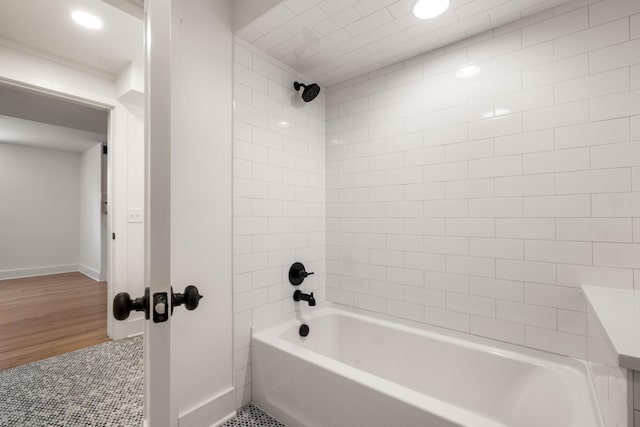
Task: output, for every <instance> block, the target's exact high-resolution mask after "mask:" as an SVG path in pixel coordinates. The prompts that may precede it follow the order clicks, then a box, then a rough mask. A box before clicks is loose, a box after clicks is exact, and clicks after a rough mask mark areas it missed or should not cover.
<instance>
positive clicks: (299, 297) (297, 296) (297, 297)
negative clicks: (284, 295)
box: [293, 289, 316, 307]
mask: <svg viewBox="0 0 640 427" xmlns="http://www.w3.org/2000/svg"><path fill="white" fill-rule="evenodd" d="M293 300H294V301H306V302H308V303H309V305H310V306H311V307H313V306H314V305H316V299H315V298H314V297H313V292H311V293H310V294H305V293H304V292H302V291H301V290H300V289H298V290H296V291H295V292H294V293H293Z"/></svg>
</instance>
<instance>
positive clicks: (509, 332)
mask: <svg viewBox="0 0 640 427" xmlns="http://www.w3.org/2000/svg"><path fill="white" fill-rule="evenodd" d="M467 64H475V65H476V66H478V67H479V69H480V72H479V73H478V74H477V75H475V76H473V77H469V78H466V79H465V78H461V77H464V76H460V73H458V75H456V70H458V69H460V68H461V67H462V66H464V65H467ZM467 70H469V69H467ZM328 91H329V94H328V95H327V120H328V121H327V229H328V233H327V235H328V237H327V270H328V275H327V298H328V299H329V300H331V301H335V302H338V303H342V304H347V305H351V306H356V307H360V308H364V309H368V310H373V311H376V312H382V313H387V314H390V315H394V316H399V317H402V318H407V319H412V320H416V321H419V322H425V323H429V324H434V325H438V326H443V327H446V328H452V329H456V330H461V331H465V332H470V333H472V334H477V335H481V336H486V337H490V338H494V339H498V340H503V341H508V342H513V343H517V344H522V345H526V346H529V347H534V348H538V349H543V350H548V351H552V352H557V353H561V354H567V355H571V356H577V357H580V358H586V352H587V341H586V336H585V335H586V329H587V320H586V314H585V302H584V300H583V297H582V294H581V292H580V289H579V285H580V284H597V285H603V286H611V287H621V288H632V287H634V275H635V286H636V288H640V167H639V166H640V1H637V0H608V1H589V0H580V1H576V2H572V3H569V4H566V5H563V6H561V7H558V8H556V9H554V10H549V11H545V12H542V13H539V14H537V15H535V16H532V17H529V18H526V19H524V20H521V21H519V22H516V23H514V24H509V25H507V26H504V27H501V28H498V29H496V30H494V31H492V32H488V33H484V34H481V35H479V36H476V37H473V38H471V39H469V40H466V41H464V42H461V43H458V44H455V45H451V46H448V47H446V48H443V49H440V50H438V51H436V52H433V53H430V54H427V55H424V56H421V57H417V58H414V59H411V60H408V61H404V62H403V63H399V64H396V65H392V66H389V67H387V68H386V69H383V70H380V71H376V72H372V73H369V74H367V75H363V76H361V77H359V78H356V79H352V80H350V81H348V82H345V83H342V84H338V85H335V86H332V87H330V88H329V89H328Z"/></svg>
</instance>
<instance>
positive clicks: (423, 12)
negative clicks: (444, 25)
mask: <svg viewBox="0 0 640 427" xmlns="http://www.w3.org/2000/svg"><path fill="white" fill-rule="evenodd" d="M448 7H449V0H418V1H417V2H416V4H415V5H414V6H413V14H414V15H416V16H417V17H418V18H420V19H429V18H435V17H436V16H438V15H441V14H442V13H444V11H445V10H447V8H448Z"/></svg>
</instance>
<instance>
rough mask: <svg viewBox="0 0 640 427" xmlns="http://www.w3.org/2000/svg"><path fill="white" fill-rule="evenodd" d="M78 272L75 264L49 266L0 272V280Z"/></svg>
mask: <svg viewBox="0 0 640 427" xmlns="http://www.w3.org/2000/svg"><path fill="white" fill-rule="evenodd" d="M74 271H78V265H77V264H69V265H49V266H46V267H34V268H18V269H15V270H2V271H0V280H4V279H20V278H22V277H34V276H46V275H48V274H60V273H71V272H74Z"/></svg>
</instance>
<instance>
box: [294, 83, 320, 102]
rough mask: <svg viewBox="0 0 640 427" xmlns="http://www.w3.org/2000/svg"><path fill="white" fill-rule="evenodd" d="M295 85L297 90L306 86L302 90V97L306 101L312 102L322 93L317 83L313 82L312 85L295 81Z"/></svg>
mask: <svg viewBox="0 0 640 427" xmlns="http://www.w3.org/2000/svg"><path fill="white" fill-rule="evenodd" d="M293 87H294V89H295V90H297V91H299V90H300V88H301V87H303V88H304V90H303V91H302V99H303V100H304V102H311V101H313V100H314V99H316V96H318V94H319V93H320V86H318V85H317V84H315V83H311V84H310V85H306V84H304V83H299V82H295V83H293Z"/></svg>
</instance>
